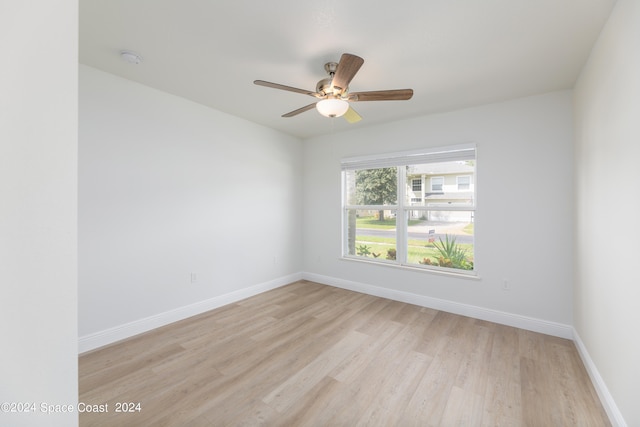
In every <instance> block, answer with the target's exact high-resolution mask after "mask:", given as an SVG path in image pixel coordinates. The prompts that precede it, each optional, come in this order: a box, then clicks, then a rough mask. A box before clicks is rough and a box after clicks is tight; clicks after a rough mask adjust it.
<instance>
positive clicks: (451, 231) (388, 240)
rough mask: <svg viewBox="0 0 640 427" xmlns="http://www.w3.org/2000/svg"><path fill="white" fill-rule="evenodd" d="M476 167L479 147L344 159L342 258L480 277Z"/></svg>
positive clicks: (471, 146)
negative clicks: (477, 265)
mask: <svg viewBox="0 0 640 427" xmlns="http://www.w3.org/2000/svg"><path fill="white" fill-rule="evenodd" d="M475 170H476V149H475V146H473V145H461V146H454V147H445V148H441V149H428V150H424V151H419V152H404V153H392V154H388V155H383V156H372V157H358V158H348V159H343V160H342V183H343V202H342V207H343V257H344V258H346V259H359V260H367V261H370V262H376V263H382V264H392V265H396V266H401V267H412V268H421V269H426V270H438V271H450V272H458V273H463V274H472V275H473V274H475V266H474V248H475V242H474V227H475V223H474V218H475V194H476V188H474V186H472V185H471V183H472V182H473V176H474V175H475ZM422 182H428V183H430V184H428V185H430V186H431V190H432V191H431V193H426V194H424V195H422V194H421V196H424V197H415V194H414V192H415V191H416V190H415V188H416V185H417V184H418V183H419V184H420V188H422ZM460 190H464V191H460Z"/></svg>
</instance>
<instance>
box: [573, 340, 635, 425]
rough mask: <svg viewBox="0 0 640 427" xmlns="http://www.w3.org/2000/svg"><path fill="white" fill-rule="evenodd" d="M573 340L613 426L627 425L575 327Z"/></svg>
mask: <svg viewBox="0 0 640 427" xmlns="http://www.w3.org/2000/svg"><path fill="white" fill-rule="evenodd" d="M573 342H575V343H576V347H577V349H578V354H580V358H581V359H582V363H584V366H585V368H586V369H587V373H588V374H589V378H591V383H592V384H593V387H594V388H595V389H596V393H598V397H599V398H600V402H602V406H603V407H604V410H605V411H606V412H607V415H608V416H609V421H610V422H611V425H612V426H613V427H627V423H626V422H625V420H624V418H623V417H622V414H621V413H620V410H619V409H618V406H617V405H616V402H615V401H614V400H613V396H611V393H609V389H608V388H607V385H606V384H605V383H604V380H603V379H602V377H601V376H600V372H598V368H596V365H595V364H594V363H593V360H591V356H589V352H588V351H587V347H585V345H584V343H583V342H582V339H580V335H578V332H577V331H576V330H575V329H574V331H573Z"/></svg>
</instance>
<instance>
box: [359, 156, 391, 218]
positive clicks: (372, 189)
mask: <svg viewBox="0 0 640 427" xmlns="http://www.w3.org/2000/svg"><path fill="white" fill-rule="evenodd" d="M397 191H398V170H397V168H379V169H360V170H357V171H356V197H357V200H356V203H357V204H359V205H384V204H395V203H396V201H397V197H398V196H397ZM378 220H379V221H383V220H384V210H380V211H378Z"/></svg>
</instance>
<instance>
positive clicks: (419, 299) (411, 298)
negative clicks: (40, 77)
mask: <svg viewBox="0 0 640 427" xmlns="http://www.w3.org/2000/svg"><path fill="white" fill-rule="evenodd" d="M302 277H303V278H304V279H305V280H310V281H313V282H317V283H322V284H325V285H330V286H335V287H337V288H342V289H347V290H351V291H355V292H361V293H365V294H369V295H374V296H378V297H382V298H388V299H392V300H395V301H400V302H406V303H409V304H415V305H419V306H422V307H428V308H433V309H436V310H442V311H446V312H448V313H454V314H459V315H461V316H468V317H473V318H475V319H480V320H486V321H488V322H494V323H499V324H501V325H508V326H513V327H516V328H520V329H526V330H529V331H534V332H539V333H542V334H546V335H552V336H556V337H561V338H566V339H573V328H572V327H571V326H569V325H564V324H561V323H556V322H549V321H546V320H542V319H535V318H532V317H527V316H521V315H519V314H513V313H506V312H503V311H498V310H492V309H488V308H484V307H478V306H474V305H470V304H463V303H459V302H454V301H448V300H444V299H439V298H433V297H428V296H424V295H418V294H413V293H410V292H404V291H398V290H395V289H389V288H383V287H379V286H372V285H368V284H365V283H360V282H353V281H349V280H344V279H338V278H335V277H330V276H323V275H320V274H315V273H303V276H302Z"/></svg>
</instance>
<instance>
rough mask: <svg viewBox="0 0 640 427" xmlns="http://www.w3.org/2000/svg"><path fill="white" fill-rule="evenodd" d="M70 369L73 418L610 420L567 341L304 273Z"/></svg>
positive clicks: (420, 422) (195, 421) (176, 421)
mask: <svg viewBox="0 0 640 427" xmlns="http://www.w3.org/2000/svg"><path fill="white" fill-rule="evenodd" d="M79 369H80V397H79V400H80V402H83V403H85V404H105V403H107V404H108V405H109V407H108V410H109V412H108V413H102V414H100V413H98V414H89V413H83V414H80V425H81V426H227V425H229V426H255V425H266V426H403V427H404V426H535V427H539V426H543V427H547V426H581V427H583V426H598V427H600V426H607V425H610V424H609V422H608V420H607V417H606V414H605V412H604V411H603V409H602V407H601V405H600V403H599V401H598V399H597V396H596V393H595V391H594V389H593V387H592V385H591V383H590V381H589V378H588V376H587V373H586V371H585V369H584V366H583V365H582V362H581V360H580V358H579V356H578V354H577V351H576V349H575V347H574V344H573V343H572V342H571V341H568V340H564V339H560V338H555V337H550V336H547V335H541V334H537V333H533V332H528V331H524V330H521V329H516V328H512V327H508V326H502V325H497V324H494V323H489V322H485V321H480V320H475V319H472V318H468V317H463V316H457V315H453V314H449V313H445V312H441V311H437V310H432V309H428V308H423V307H418V306H414V305H410V304H404V303H400V302H395V301H390V300H386V299H383V298H377V297H373V296H369V295H364V294H359V293H355V292H350V291H345V290H342V289H337V288H333V287H329V286H324V285H319V284H316V283H311V282H306V281H302V282H297V283H294V284H291V285H288V286H285V287H282V288H279V289H276V290H273V291H269V292H266V293H264V294H261V295H258V296H255V297H252V298H249V299H247V300H244V301H241V302H238V303H235V304H231V305H228V306H225V307H222V308H219V309H217V310H213V311H210V312H208V313H204V314H202V315H199V316H196V317H193V318H190V319H187V320H184V321H181V322H178V323H175V324H172V325H169V326H166V327H164V328H160V329H157V330H154V331H152V332H149V333H146V334H143V335H140V336H138V337H134V338H132V339H129V340H127V341H124V342H121V343H117V344H114V345H111V346H108V347H105V348H103V349H100V350H96V351H93V352H91V353H88V354H85V355H82V356H81V357H80V368H79ZM117 402H140V412H134V413H116V412H114V411H115V407H116V406H115V405H116V403H117Z"/></svg>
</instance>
